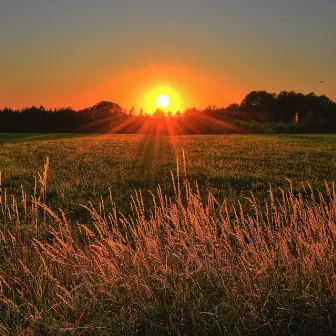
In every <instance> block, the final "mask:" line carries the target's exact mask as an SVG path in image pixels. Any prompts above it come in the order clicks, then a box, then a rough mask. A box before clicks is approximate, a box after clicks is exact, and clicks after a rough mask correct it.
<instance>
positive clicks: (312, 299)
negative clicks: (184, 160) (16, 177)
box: [0, 162, 336, 335]
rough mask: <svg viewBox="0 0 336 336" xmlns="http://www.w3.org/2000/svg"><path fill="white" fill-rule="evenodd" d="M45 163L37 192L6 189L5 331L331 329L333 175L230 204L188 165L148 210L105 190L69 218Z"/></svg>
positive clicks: (335, 311) (335, 307)
mask: <svg viewBox="0 0 336 336" xmlns="http://www.w3.org/2000/svg"><path fill="white" fill-rule="evenodd" d="M48 167H49V165H48V162H47V164H46V166H45V170H44V173H43V174H41V175H40V176H39V179H36V186H35V191H34V194H33V195H32V196H28V195H26V194H25V192H24V190H22V197H21V199H16V198H15V197H13V196H10V195H7V193H6V190H1V195H0V223H1V224H0V242H1V247H0V334H4V335H7V334H12V335H44V334H57V335H58V334H69V335H114V334H115V335H122V334H125V335H130V334H149V335H157V334H176V335H188V334H190V335H191V334H192V335H195V334H199V335H202V334H205V335H207V334H216V335H217V334H218V335H231V334H236V335H248V334H318V333H320V334H332V333H335V332H336V299H335V293H336V276H335V274H336V249H335V244H336V197H335V188H334V185H333V184H326V190H325V191H324V192H323V193H322V192H319V191H317V190H313V189H312V188H311V187H309V186H307V189H306V191H304V192H302V193H299V192H296V191H294V190H293V188H292V187H291V185H289V188H288V190H286V191H282V197H280V198H274V196H273V193H272V189H270V191H269V199H267V200H266V201H265V203H263V204H260V203H259V202H257V201H256V200H255V199H254V197H253V195H249V201H250V205H251V206H250V207H249V208H248V209H245V208H243V206H242V205H240V204H237V205H236V207H230V208H229V207H228V206H227V205H226V203H225V202H224V203H219V202H218V201H217V200H216V199H215V198H214V196H213V195H212V194H210V193H209V194H208V195H200V192H199V189H198V186H197V184H196V183H191V182H190V181H188V179H187V177H186V173H185V171H184V172H183V173H182V174H179V173H178V174H177V175H176V176H172V183H173V186H174V190H175V193H174V195H166V194H165V193H164V191H163V190H161V188H160V187H158V189H157V191H156V192H155V193H153V201H152V207H151V208H150V209H145V208H144V202H143V200H142V195H141V192H137V193H136V194H135V196H134V198H133V199H132V200H131V202H132V209H133V212H132V214H131V215H130V216H123V215H122V214H120V213H118V212H117V209H116V207H115V206H114V204H113V200H112V197H111V198H110V200H109V203H110V205H111V204H112V210H110V211H108V210H107V209H108V208H109V206H108V204H107V201H103V200H102V201H101V204H100V206H99V207H98V208H94V207H93V206H92V205H91V204H88V205H86V206H85V208H86V210H87V213H88V221H87V223H70V222H69V220H68V219H67V216H66V214H65V213H63V212H62V210H60V209H58V210H52V209H50V208H49V207H48V206H47V203H48V193H47V171H48ZM205 196H206V197H205ZM247 196H248V195H247ZM251 209H252V210H251Z"/></svg>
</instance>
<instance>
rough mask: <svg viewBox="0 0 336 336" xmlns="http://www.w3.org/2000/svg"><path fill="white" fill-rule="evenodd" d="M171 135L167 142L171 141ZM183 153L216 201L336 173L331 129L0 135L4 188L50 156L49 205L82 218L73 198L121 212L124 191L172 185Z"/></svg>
mask: <svg viewBox="0 0 336 336" xmlns="http://www.w3.org/2000/svg"><path fill="white" fill-rule="evenodd" d="M172 142H173V143H172ZM182 150H184V152H185V157H186V165H187V175H188V177H189V179H190V180H191V181H197V182H198V183H199V186H200V188H201V191H202V193H203V194H204V193H205V191H206V189H208V190H210V191H211V192H212V193H213V194H214V195H215V196H216V197H217V198H218V199H219V200H221V201H222V200H224V198H228V199H229V201H237V200H238V199H240V200H242V199H243V198H244V197H246V196H248V193H249V192H250V191H252V192H253V193H254V194H255V196H256V197H257V198H258V199H260V200H262V199H263V198H265V197H267V195H268V189H269V184H271V185H272V187H273V189H274V191H275V193H277V187H282V188H285V187H287V186H288V181H287V180H286V178H289V179H290V180H292V182H293V183H294V186H295V187H297V188H300V183H301V182H304V183H306V182H309V183H311V184H313V185H314V186H315V187H323V184H324V180H327V181H334V180H336V169H335V168H336V136H334V135H274V136H273V135H272V136H268V135H262V136H260V135H238V136H237V135H224V136H182V137H179V138H177V140H175V141H170V139H169V138H168V137H158V138H156V137H147V136H143V135H107V136H102V135H93V136H92V135H87V136H85V135H77V136H75V135H68V134H64V135H48V134H44V135H43V134H31V135H29V134H28V135H27V134H26V135H24V134H14V135H11V134H2V135H0V171H1V172H2V176H3V187H4V188H6V189H8V191H9V192H12V193H15V194H16V195H19V194H20V193H21V185H23V187H24V189H25V190H26V191H27V192H32V189H33V185H34V176H36V175H37V172H40V171H41V170H42V169H43V164H44V162H45V159H46V157H49V159H50V171H49V179H48V192H47V199H48V204H49V205H50V206H51V207H53V208H58V207H60V208H62V209H63V210H65V212H66V213H67V214H68V215H69V216H71V218H74V219H81V218H82V216H83V215H84V214H83V210H82V209H81V207H80V206H79V204H87V202H88V201H92V202H94V203H95V204H97V202H99V201H100V197H104V198H107V197H108V196H109V188H110V189H111V192H112V195H113V199H114V201H115V203H116V205H117V207H118V209H119V210H120V211H122V212H123V213H128V212H129V209H130V206H129V203H130V199H131V198H130V196H131V195H133V194H134V193H135V190H138V189H141V190H142V192H143V196H144V198H145V201H146V200H147V199H148V200H150V199H151V195H150V193H149V192H148V190H152V191H154V190H156V187H157V185H158V184H160V185H161V187H162V188H163V189H164V190H165V191H167V192H168V193H169V192H172V191H173V190H172V183H171V175H170V171H173V172H176V159H177V158H178V159H179V162H180V165H181V167H180V168H181V170H182V161H183V158H182Z"/></svg>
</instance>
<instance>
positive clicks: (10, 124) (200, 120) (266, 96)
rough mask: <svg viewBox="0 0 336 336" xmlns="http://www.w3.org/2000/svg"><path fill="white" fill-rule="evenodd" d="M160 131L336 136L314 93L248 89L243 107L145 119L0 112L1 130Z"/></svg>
mask: <svg viewBox="0 0 336 336" xmlns="http://www.w3.org/2000/svg"><path fill="white" fill-rule="evenodd" d="M158 127H159V129H160V132H161V133H169V132H171V130H174V132H175V133H176V134H207V133H209V134H210V133H211V134H216V133H246V132H257V133H260V132H262V133H267V132H271V133H294V132H296V133H300V132H336V103H335V102H333V101H332V100H331V99H330V98H328V97H327V96H325V95H322V96H317V95H316V94H314V93H309V94H306V95H305V94H302V93H296V92H293V91H290V92H287V91H282V92H280V93H279V94H275V93H269V92H266V91H252V92H250V93H249V94H247V95H246V97H245V98H244V99H243V101H242V102H241V104H231V105H229V106H227V107H217V106H212V105H209V106H208V107H206V108H205V109H203V110H201V109H198V108H196V107H192V108H188V109H186V110H185V111H184V113H180V112H178V113H175V114H174V113H172V112H168V113H164V112H163V110H161V109H158V110H157V111H156V112H155V113H154V114H153V115H148V114H146V113H145V111H143V109H140V110H139V111H137V110H136V109H135V108H134V107H132V108H131V109H130V110H129V111H126V109H123V108H122V107H121V106H120V105H118V104H116V103H113V102H109V101H102V102H100V103H98V104H97V105H94V106H92V107H88V108H85V109H83V110H80V111H75V110H73V109H72V108H71V107H65V108H59V109H55V110H50V109H49V110H48V109H45V107H43V106H40V107H36V106H32V107H29V108H23V109H21V110H13V109H11V108H9V107H5V108H4V109H2V110H0V132H18V133H19V132H31V133H44V132H51V133H63V132H66V133H69V132H94V133H107V132H114V133H139V132H140V133H152V132H157V131H158Z"/></svg>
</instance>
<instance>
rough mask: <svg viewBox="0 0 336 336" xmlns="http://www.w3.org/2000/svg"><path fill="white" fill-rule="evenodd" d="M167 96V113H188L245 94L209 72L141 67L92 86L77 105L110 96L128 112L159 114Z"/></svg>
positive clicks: (178, 67)
mask: <svg viewBox="0 0 336 336" xmlns="http://www.w3.org/2000/svg"><path fill="white" fill-rule="evenodd" d="M160 94H164V95H167V96H168V97H169V99H170V105H169V106H168V107H167V110H171V111H173V112H176V111H181V112H182V111H184V110H185V109H186V108H188V107H193V106H196V107H206V106H207V105H209V104H212V105H217V106H224V105H227V104H230V103H232V102H235V101H238V102H239V101H240V100H241V99H242V97H243V93H242V92H238V90H237V88H234V87H233V86H231V85H230V83H229V80H227V82H226V81H225V80H222V81H221V80H220V79H217V80H216V78H215V77H214V76H209V75H207V74H206V73H202V72H200V71H195V70H193V69H189V68H187V67H183V66H176V65H171V64H148V65H146V66H144V67H141V68H135V69H132V70H129V71H125V72H120V73H119V74H117V75H116V76H113V77H112V78H107V79H106V80H104V81H103V83H101V84H99V85H95V84H94V85H92V87H90V88H88V89H87V90H84V91H83V92H81V93H80V94H79V95H78V96H76V97H73V99H72V101H73V102H74V106H76V107H82V106H90V105H92V103H93V102H98V101H101V100H104V99H106V97H109V99H110V100H112V101H114V102H117V103H119V104H120V105H121V106H122V107H125V108H127V109H129V108H131V107H132V106H133V105H134V107H135V109H136V111H139V110H140V109H141V108H143V109H144V111H145V112H148V113H151V112H153V111H155V109H156V108H157V106H156V98H157V97H158V96H159V95H160Z"/></svg>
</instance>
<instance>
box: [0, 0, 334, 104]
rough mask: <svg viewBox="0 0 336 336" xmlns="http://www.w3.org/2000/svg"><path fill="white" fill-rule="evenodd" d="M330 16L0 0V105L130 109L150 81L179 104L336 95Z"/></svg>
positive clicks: (317, 9) (105, 0)
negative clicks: (109, 104)
mask: <svg viewBox="0 0 336 336" xmlns="http://www.w3.org/2000/svg"><path fill="white" fill-rule="evenodd" d="M335 17H336V1H335V0H319V1H317V0H281V1H280V0H1V2H0V46H1V49H0V107H3V106H5V105H7V106H11V107H15V108H16V107H23V106H30V105H33V104H34V105H38V106H39V105H44V106H45V107H61V106H72V107H74V108H82V107H84V106H89V105H93V104H95V103H97V102H99V101H100V100H110V101H114V102H117V103H119V104H120V105H122V106H124V107H126V108H130V107H131V106H133V105H135V107H136V109H140V108H141V107H144V106H145V108H147V105H148V106H149V105H150V104H149V103H147V102H146V99H147V98H146V97H149V96H150V93H151V92H154V91H155V90H158V89H155V88H157V87H166V88H169V89H170V90H171V91H173V92H174V93H176V96H178V98H177V99H176V102H175V103H176V104H175V107H176V108H178V109H183V108H185V107H187V106H198V107H204V106H206V105H209V104H214V105H218V106H224V105H227V104H229V103H234V102H238V103H239V102H240V101H241V99H242V98H243V97H244V96H245V94H246V93H248V92H249V91H251V90H254V89H256V90H267V91H270V92H280V91H282V90H288V91H290V90H295V91H298V92H304V93H308V92H312V91H313V92H315V93H317V94H326V95H328V96H329V97H331V98H332V99H333V100H336V43H335V32H336V20H335ZM320 80H324V81H325V83H324V84H322V85H321V84H320ZM146 104H147V105H146ZM148 108H150V107H148Z"/></svg>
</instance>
